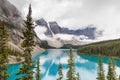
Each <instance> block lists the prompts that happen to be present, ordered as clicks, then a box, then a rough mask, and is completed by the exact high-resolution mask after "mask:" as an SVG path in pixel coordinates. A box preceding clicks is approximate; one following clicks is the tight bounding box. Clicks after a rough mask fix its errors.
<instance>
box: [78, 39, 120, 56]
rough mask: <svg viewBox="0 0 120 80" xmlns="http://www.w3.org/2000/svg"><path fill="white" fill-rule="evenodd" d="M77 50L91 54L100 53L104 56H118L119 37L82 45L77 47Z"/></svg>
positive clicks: (119, 48) (119, 51) (119, 49)
mask: <svg viewBox="0 0 120 80" xmlns="http://www.w3.org/2000/svg"><path fill="white" fill-rule="evenodd" d="M78 52H80V53H86V54H93V55H98V54H99V53H100V54H101V55H105V56H114V57H120V39H118V40H111V41H103V42H98V43H93V44H89V45H84V46H81V47H80V48H79V49H78Z"/></svg>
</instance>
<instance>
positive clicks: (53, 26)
mask: <svg viewBox="0 0 120 80" xmlns="http://www.w3.org/2000/svg"><path fill="white" fill-rule="evenodd" d="M36 24H37V25H39V26H38V27H40V28H46V31H44V33H43V35H45V36H44V37H46V38H44V39H43V40H42V44H43V45H44V47H46V48H69V47H74V48H77V47H78V46H80V45H85V44H89V43H92V42H93V40H95V39H96V37H98V36H101V35H102V31H99V30H97V28H96V27H95V26H93V25H88V26H86V27H85V28H83V29H77V30H72V29H69V28H65V27H61V26H60V25H58V23H57V22H55V21H54V22H48V23H47V22H46V21H45V20H44V19H39V20H37V21H36ZM39 35H40V34H39ZM39 35H38V36H39ZM43 35H41V36H43ZM50 35H51V37H49V36H50ZM39 37H40V36H39Z"/></svg>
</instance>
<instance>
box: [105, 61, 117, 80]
mask: <svg viewBox="0 0 120 80" xmlns="http://www.w3.org/2000/svg"><path fill="white" fill-rule="evenodd" d="M115 75H116V73H115V64H114V61H111V59H109V60H108V74H107V80H117V79H116V76H115Z"/></svg>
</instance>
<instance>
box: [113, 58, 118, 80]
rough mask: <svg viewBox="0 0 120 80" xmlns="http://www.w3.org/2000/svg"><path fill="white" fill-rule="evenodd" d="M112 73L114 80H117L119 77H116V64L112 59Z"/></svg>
mask: <svg viewBox="0 0 120 80" xmlns="http://www.w3.org/2000/svg"><path fill="white" fill-rule="evenodd" d="M112 72H113V75H112V76H113V80H117V77H116V72H115V62H114V59H112Z"/></svg>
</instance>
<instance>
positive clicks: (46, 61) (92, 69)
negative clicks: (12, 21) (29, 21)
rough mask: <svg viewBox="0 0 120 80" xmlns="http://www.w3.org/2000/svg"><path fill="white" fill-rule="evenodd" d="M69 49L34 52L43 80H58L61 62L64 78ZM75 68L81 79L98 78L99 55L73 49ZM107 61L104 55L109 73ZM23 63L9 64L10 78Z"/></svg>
mask: <svg viewBox="0 0 120 80" xmlns="http://www.w3.org/2000/svg"><path fill="white" fill-rule="evenodd" d="M68 53H69V49H48V50H46V51H45V52H43V53H42V54H40V53H35V54H33V56H32V57H33V60H38V59H40V64H41V66H40V68H41V77H42V80H56V78H57V77H58V75H57V69H58V64H59V62H61V63H62V65H63V74H64V79H63V80H65V77H66V73H67V70H68V69H67V60H68ZM73 53H74V55H75V56H74V61H75V69H76V71H77V72H79V73H80V78H81V80H96V75H97V61H98V57H96V56H89V55H83V54H81V55H77V53H76V50H73ZM107 63H108V58H105V57H103V66H104V70H105V74H107ZM115 63H116V72H117V75H118V74H120V60H118V59H115ZM20 65H21V64H11V65H9V70H8V73H9V74H10V77H9V79H8V80H15V78H16V77H19V76H16V75H15V74H16V72H18V70H19V67H20Z"/></svg>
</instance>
